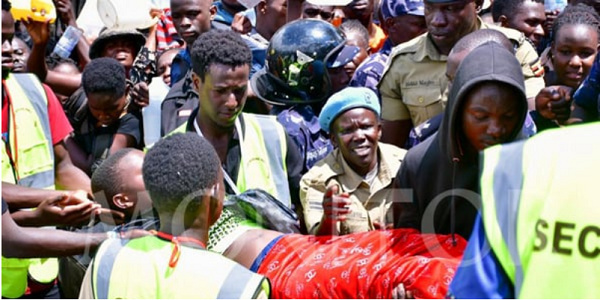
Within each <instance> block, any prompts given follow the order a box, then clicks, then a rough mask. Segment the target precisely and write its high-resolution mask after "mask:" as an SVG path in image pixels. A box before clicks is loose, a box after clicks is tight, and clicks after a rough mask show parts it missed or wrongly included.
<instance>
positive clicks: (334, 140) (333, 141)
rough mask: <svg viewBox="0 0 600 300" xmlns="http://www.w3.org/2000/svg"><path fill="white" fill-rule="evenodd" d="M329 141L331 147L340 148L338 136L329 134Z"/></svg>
mask: <svg viewBox="0 0 600 300" xmlns="http://www.w3.org/2000/svg"><path fill="white" fill-rule="evenodd" d="M329 140H330V141H331V145H332V146H333V148H337V147H338V145H339V144H338V140H337V136H336V135H335V134H333V132H331V131H330V132H329Z"/></svg>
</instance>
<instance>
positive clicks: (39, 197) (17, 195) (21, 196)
mask: <svg viewBox="0 0 600 300" xmlns="http://www.w3.org/2000/svg"><path fill="white" fill-rule="evenodd" d="M64 193H65V192H64V191H54V190H45V189H36V188H28V187H22V186H19V185H16V184H12V183H8V182H4V181H3V182H2V198H3V199H4V200H5V201H6V203H8V206H9V207H10V208H11V209H21V208H32V207H37V206H38V205H40V203H42V202H43V201H45V200H51V199H55V198H57V197H61V196H62V195H63V194H64Z"/></svg>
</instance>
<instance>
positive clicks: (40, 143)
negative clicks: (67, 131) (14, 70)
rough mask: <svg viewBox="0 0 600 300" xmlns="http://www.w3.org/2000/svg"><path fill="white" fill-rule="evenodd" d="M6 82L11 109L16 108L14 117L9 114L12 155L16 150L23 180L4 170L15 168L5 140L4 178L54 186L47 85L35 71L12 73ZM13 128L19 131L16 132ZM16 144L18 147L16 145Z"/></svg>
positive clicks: (21, 182)
mask: <svg viewBox="0 0 600 300" xmlns="http://www.w3.org/2000/svg"><path fill="white" fill-rule="evenodd" d="M5 84H6V88H7V89H8V90H9V93H10V97H11V104H10V105H11V106H12V107H11V110H12V111H14V116H13V115H11V116H9V120H10V124H8V128H9V130H10V137H9V141H10V147H11V153H13V158H14V157H15V153H17V155H16V156H17V159H18V161H17V166H18V170H17V171H18V176H19V178H20V180H19V182H18V183H17V182H15V178H14V176H13V173H12V171H11V172H5V171H6V170H12V167H11V166H10V160H9V158H8V155H7V153H6V147H5V144H4V140H3V141H2V171H3V174H2V180H3V181H6V182H10V183H15V184H19V185H21V186H26V187H35V188H54V150H53V147H52V135H51V131H50V120H49V117H48V100H47V98H46V92H45V91H44V87H43V86H42V85H41V84H40V82H39V81H38V80H37V78H36V77H35V76H34V75H32V74H9V76H8V78H7V79H6V80H5ZM26 99H28V100H29V101H26ZM9 113H10V112H9ZM15 119H16V120H15ZM16 125H18V126H16ZM14 128H16V130H17V132H14V130H13V129H14ZM15 139H16V141H17V143H18V144H17V143H15ZM15 144H17V146H18V149H15V148H14V147H15Z"/></svg>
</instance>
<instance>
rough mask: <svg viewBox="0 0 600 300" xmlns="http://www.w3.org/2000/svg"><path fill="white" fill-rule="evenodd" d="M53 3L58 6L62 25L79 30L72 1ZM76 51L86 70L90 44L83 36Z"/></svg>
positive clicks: (59, 0) (65, 0) (55, 1)
mask: <svg viewBox="0 0 600 300" xmlns="http://www.w3.org/2000/svg"><path fill="white" fill-rule="evenodd" d="M52 2H54V5H55V6H56V13H57V14H58V18H59V19H60V20H61V21H62V23H63V24H67V25H69V26H72V27H75V28H78V27H77V19H76V18H75V14H74V12H73V8H72V5H71V0H53V1H52ZM74 51H76V53H77V56H78V57H79V67H80V68H84V67H85V65H87V63H89V62H90V56H89V55H88V54H89V53H90V44H89V43H88V41H87V40H86V39H85V38H83V36H82V37H81V38H80V39H79V42H78V43H77V46H76V47H75V49H74Z"/></svg>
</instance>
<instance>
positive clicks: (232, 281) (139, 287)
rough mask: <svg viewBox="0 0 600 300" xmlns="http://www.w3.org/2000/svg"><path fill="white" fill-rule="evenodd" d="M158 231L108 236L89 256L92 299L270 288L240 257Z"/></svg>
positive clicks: (218, 295) (242, 294) (244, 294)
mask: <svg viewBox="0 0 600 300" xmlns="http://www.w3.org/2000/svg"><path fill="white" fill-rule="evenodd" d="M174 247H175V246H174V244H173V243H171V242H170V241H165V240H162V239H160V238H158V237H156V236H146V237H142V238H137V239H133V240H120V239H109V240H107V241H106V242H104V243H103V244H102V245H101V246H100V249H98V252H97V253H96V257H95V258H94V260H93V261H92V264H91V266H90V267H91V268H92V271H91V272H92V276H91V280H92V289H93V293H94V298H96V299H147V298H151V299H179V298H195V299H222V298H227V299H239V298H256V296H258V295H259V294H260V293H261V292H264V293H265V295H267V296H268V295H269V294H270V286H269V281H268V279H266V278H265V277H264V276H261V275H258V274H255V273H253V272H250V271H249V270H248V269H246V268H244V267H242V266H241V265H239V264H238V263H236V262H234V261H232V260H229V259H227V258H225V257H224V256H222V255H219V254H217V253H214V252H211V251H207V250H205V249H197V248H191V247H186V246H179V249H180V255H179V258H178V261H177V263H176V265H175V266H174V267H170V265H169V262H170V260H172V258H173V257H172V255H173V249H174Z"/></svg>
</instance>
